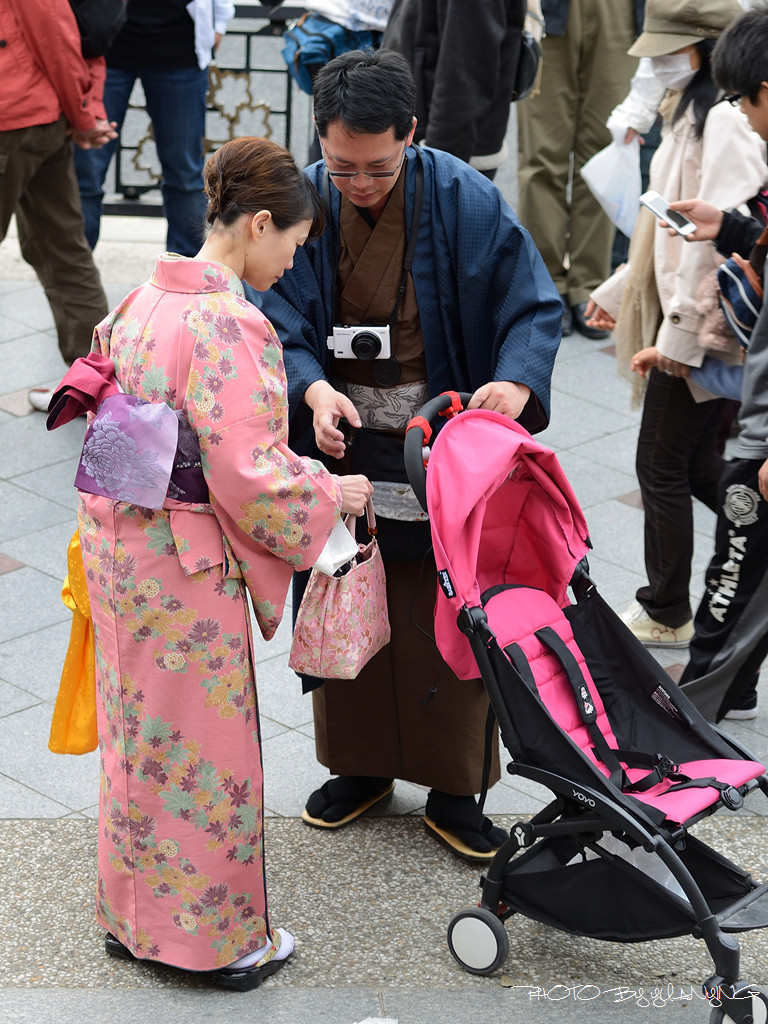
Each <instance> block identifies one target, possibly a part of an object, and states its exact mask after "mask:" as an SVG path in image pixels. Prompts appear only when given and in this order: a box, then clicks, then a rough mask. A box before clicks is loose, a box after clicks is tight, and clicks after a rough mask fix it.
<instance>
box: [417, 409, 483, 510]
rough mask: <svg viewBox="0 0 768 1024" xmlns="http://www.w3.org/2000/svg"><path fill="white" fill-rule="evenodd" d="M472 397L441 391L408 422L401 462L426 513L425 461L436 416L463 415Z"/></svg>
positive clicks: (450, 416)
mask: <svg viewBox="0 0 768 1024" xmlns="http://www.w3.org/2000/svg"><path fill="white" fill-rule="evenodd" d="M471 398H472V395H471V394H469V393H468V392H465V391H444V392H443V393H442V394H440V395H438V396H437V397H436V398H431V399H430V400H429V401H428V402H427V403H426V404H425V405H423V406H422V407H421V409H419V411H418V413H417V414H416V415H415V416H414V417H413V418H412V419H411V421H410V422H409V424H408V426H407V428H406V431H405V447H404V449H403V459H404V461H405V471H406V473H407V474H408V482H409V483H410V485H411V487H412V488H413V493H414V494H415V495H416V497H417V498H418V501H419V504H420V505H421V507H422V508H423V509H424V511H425V512H426V511H427V460H428V458H429V442H430V440H431V439H432V421H433V420H434V418H435V417H436V416H443V417H444V418H446V419H451V418H452V417H453V416H456V415H457V414H458V413H460V412H463V411H464V410H465V409H466V407H467V405H468V404H469V400H470V399H471Z"/></svg>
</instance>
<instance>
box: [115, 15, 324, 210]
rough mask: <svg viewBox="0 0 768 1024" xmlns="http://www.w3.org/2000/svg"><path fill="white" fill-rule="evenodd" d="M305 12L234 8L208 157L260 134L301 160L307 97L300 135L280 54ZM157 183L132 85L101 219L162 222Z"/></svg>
mask: <svg viewBox="0 0 768 1024" xmlns="http://www.w3.org/2000/svg"><path fill="white" fill-rule="evenodd" d="M303 13H304V9H303V7H301V6H297V5H295V4H286V5H284V6H280V7H279V8H277V9H276V10H275V9H274V5H270V4H261V3H242V4H238V5H237V6H236V8H235V17H234V19H233V20H232V21H231V22H230V24H229V26H228V28H227V34H226V35H225V36H224V38H223V39H222V42H221V45H220V47H219V50H218V53H217V56H216V61H215V62H214V63H213V64H212V65H211V67H210V73H209V89H208V104H207V111H206V126H205V138H204V140H203V148H204V151H205V152H211V151H212V150H214V149H216V148H217V147H218V146H220V145H222V144H223V143H224V142H226V141H228V140H229V139H231V138H235V137H237V136H241V135H261V136H265V137H267V138H274V140H275V141H276V142H279V143H281V145H285V146H287V147H288V148H289V149H291V150H292V151H293V152H294V154H295V155H296V156H297V158H298V159H299V161H300V162H301V161H302V159H303V156H304V151H305V148H306V144H307V142H308V128H307V125H308V120H309V97H306V98H305V100H304V104H303V110H302V114H303V116H302V117H301V118H300V121H301V124H300V125H299V127H298V128H297V124H296V117H295V112H296V99H297V97H303V94H302V93H300V92H299V90H298V89H297V88H296V86H295V85H294V84H293V81H292V79H291V77H290V75H289V74H288V71H287V69H286V67H285V62H284V61H283V58H282V56H281V52H280V51H281V49H282V45H283V44H282V34H283V32H284V31H285V26H286V22H287V21H290V20H292V19H294V18H298V17H300V16H301V15H302V14H303ZM300 132H303V136H304V137H303V138H300V137H299V133H300ZM160 177H161V172H160V162H159V160H158V158H157V152H156V149H155V142H154V134H153V130H152V122H151V121H150V119H149V115H148V114H147V111H146V107H145V104H144V95H143V92H142V89H141V85H140V83H138V82H137V83H136V85H135V87H134V90H133V92H132V94H131V100H130V103H129V106H128V110H127V111H126V116H125V120H124V122H123V125H122V129H121V132H120V138H119V140H118V143H117V148H116V150H115V156H114V159H113V161H112V164H111V167H110V171H109V173H108V176H107V181H106V183H105V193H106V195H105V200H104V206H103V212H104V214H120V215H126V214H129V215H141V216H162V213H163V210H162V198H161V196H160V191H159V183H160Z"/></svg>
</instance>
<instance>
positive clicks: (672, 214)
mask: <svg viewBox="0 0 768 1024" xmlns="http://www.w3.org/2000/svg"><path fill="white" fill-rule="evenodd" d="M640 202H641V203H642V204H643V206H647V207H648V209H649V210H650V211H651V213H653V214H655V215H656V216H657V217H658V218H659V220H663V221H666V223H667V224H668V225H669V227H670V228H672V229H673V231H676V232H677V233H678V235H682V236H683V237H685V236H686V235H692V234H693V233H694V231H696V225H695V224H694V223H693V221H692V220H688V218H687V217H684V216H683V215H682V213H678V212H677V210H670V208H669V203H668V202H667V200H666V199H664V198H663V197H662V196H660V195H659V193H658V192H653V191H651V192H644V193H643V194H642V195H641V196H640Z"/></svg>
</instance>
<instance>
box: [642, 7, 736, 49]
mask: <svg viewBox="0 0 768 1024" xmlns="http://www.w3.org/2000/svg"><path fill="white" fill-rule="evenodd" d="M743 13H744V9H743V7H742V6H741V4H740V3H739V0H648V2H647V3H646V5H645V20H644V21H643V32H642V35H640V36H639V37H638V39H637V40H636V42H635V43H634V45H633V46H631V47H630V49H629V53H630V55H631V56H632V57H662V56H664V54H667V53H674V52H675V50H681V49H682V48H683V47H684V46H690V45H691V43H700V42H701V41H702V39H717V37H718V36H719V35H720V34H721V33H722V32H723V30H724V29H725V28H726V27H727V26H728V25H729V24H730V23H731V22H732V21H733V20H734V18H737V17H738V16H739V15H740V14H743Z"/></svg>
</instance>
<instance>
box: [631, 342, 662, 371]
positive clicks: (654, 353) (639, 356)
mask: <svg viewBox="0 0 768 1024" xmlns="http://www.w3.org/2000/svg"><path fill="white" fill-rule="evenodd" d="M658 361H659V350H658V349H657V348H641V349H640V351H639V352H635V354H634V355H633V356H632V360H631V362H630V364H629V368H630V370H631V371H632V372H633V373H637V374H639V375H640V376H641V377H645V375H646V374H647V373H648V371H649V370H650V368H651V367H652V366H656V365H657V363H658Z"/></svg>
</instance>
